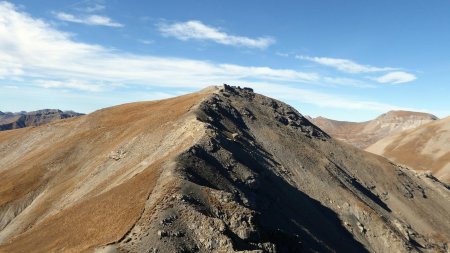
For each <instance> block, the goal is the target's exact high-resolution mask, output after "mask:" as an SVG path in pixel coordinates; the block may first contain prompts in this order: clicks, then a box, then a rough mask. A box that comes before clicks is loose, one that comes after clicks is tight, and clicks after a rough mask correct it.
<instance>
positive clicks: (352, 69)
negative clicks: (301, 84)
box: [296, 55, 395, 73]
mask: <svg viewBox="0 0 450 253" xmlns="http://www.w3.org/2000/svg"><path fill="white" fill-rule="evenodd" d="M296 58H298V59H302V60H307V61H311V62H315V63H318V64H321V65H325V66H329V67H332V68H335V69H337V70H340V71H343V72H347V73H369V72H382V71H391V70H395V68H390V67H382V68H380V67H374V66H370V65H363V64H359V63H357V62H354V61H352V60H349V59H339V58H329V57H310V56H304V55H297V56H296Z"/></svg>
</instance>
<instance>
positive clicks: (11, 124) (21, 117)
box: [0, 109, 84, 131]
mask: <svg viewBox="0 0 450 253" xmlns="http://www.w3.org/2000/svg"><path fill="white" fill-rule="evenodd" d="M81 115H84V114H82V113H77V112H74V111H61V110H59V109H42V110H37V111H30V112H25V111H22V112H17V113H12V112H1V111H0V131H5V130H12V129H18V128H24V127H30V126H39V125H43V124H47V123H50V122H52V121H55V120H59V119H67V118H72V117H78V116H81Z"/></svg>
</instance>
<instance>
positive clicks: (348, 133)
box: [311, 111, 437, 149]
mask: <svg viewBox="0 0 450 253" xmlns="http://www.w3.org/2000/svg"><path fill="white" fill-rule="evenodd" d="M436 119H437V117H436V116H434V115H431V114H428V113H422V112H410V111H390V112H387V113H384V114H382V115H380V116H378V117H377V118H376V119H374V120H370V121H366V122H348V121H337V120H332V119H327V118H323V117H317V118H313V119H311V121H312V122H313V123H314V124H315V125H317V126H318V127H320V128H321V129H322V130H324V131H325V132H327V133H328V134H330V135H331V136H333V137H334V138H336V139H338V140H341V141H343V142H346V143H348V144H351V145H353V146H355V147H358V148H361V149H365V148H367V147H368V146H370V145H372V144H373V143H375V142H377V141H378V140H380V139H382V138H384V137H386V136H389V135H393V134H396V133H399V132H401V131H404V130H408V129H413V128H416V127H418V126H420V125H423V124H426V123H428V122H431V121H434V120H436Z"/></svg>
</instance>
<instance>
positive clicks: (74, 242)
mask: <svg viewBox="0 0 450 253" xmlns="http://www.w3.org/2000/svg"><path fill="white" fill-rule="evenodd" d="M25 143H26V145H25ZM0 164H1V165H0V252H50V251H65V252H92V251H95V252H254V253H257V252H445V250H446V249H447V248H448V241H449V239H450V222H449V221H450V214H449V213H450V203H449V201H448V200H449V197H450V195H449V189H448V188H447V187H446V186H445V185H443V184H442V183H440V182H439V181H436V180H435V179H434V178H433V177H430V176H426V175H420V174H417V173H415V172H413V171H410V170H408V169H405V168H403V167H400V166H397V165H395V164H392V163H391V162H389V161H388V160H386V159H385V158H382V157H380V156H377V155H373V154H370V153H367V152H364V151H361V150H359V149H357V148H354V147H352V146H349V145H346V144H342V143H341V142H336V141H335V140H333V139H332V138H330V137H329V136H328V135H327V134H326V133H324V132H322V131H321V130H320V129H319V128H317V127H316V126H314V125H313V124H311V123H310V122H309V121H308V120H307V119H306V118H304V117H303V116H302V115H301V114H299V113H298V112H297V111H296V110H295V109H293V108H292V107H290V106H288V105H286V104H284V103H281V102H279V101H277V100H274V99H271V98H268V97H265V96H262V95H258V94H256V93H253V91H252V90H250V89H241V88H235V87H230V86H223V87H212V88H208V89H206V90H203V91H200V92H198V93H193V94H190V95H185V96H181V97H177V98H172V99H167V100H161V101H154V102H141V103H132V104H125V105H120V106H116V107H112V108H106V109H103V110H100V111H97V112H94V113H92V114H89V115H86V116H82V117H79V118H74V119H69V120H66V121H61V122H54V123H51V124H48V125H45V126H41V127H36V128H30V129H18V130H13V131H7V132H2V133H0Z"/></svg>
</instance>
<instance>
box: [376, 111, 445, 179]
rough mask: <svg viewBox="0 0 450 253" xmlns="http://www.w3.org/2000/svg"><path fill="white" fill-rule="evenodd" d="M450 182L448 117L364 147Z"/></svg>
mask: <svg viewBox="0 0 450 253" xmlns="http://www.w3.org/2000/svg"><path fill="white" fill-rule="evenodd" d="M367 151H369V152H372V153H375V154H379V155H382V156H384V157H387V158H389V159H391V160H392V161H394V162H397V163H400V164H405V165H407V166H408V167H411V168H413V169H416V170H419V171H430V172H431V173H432V174H433V175H434V176H435V177H437V178H438V179H440V180H442V181H445V182H447V183H450V117H447V118H445V119H441V120H437V121H433V122H430V123H428V124H425V125H422V126H420V127H417V128H414V129H411V130H408V131H404V132H401V133H398V134H396V135H392V136H388V137H386V138H383V139H381V140H379V141H378V142H376V143H375V144H373V145H371V146H370V147H368V148H367Z"/></svg>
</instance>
